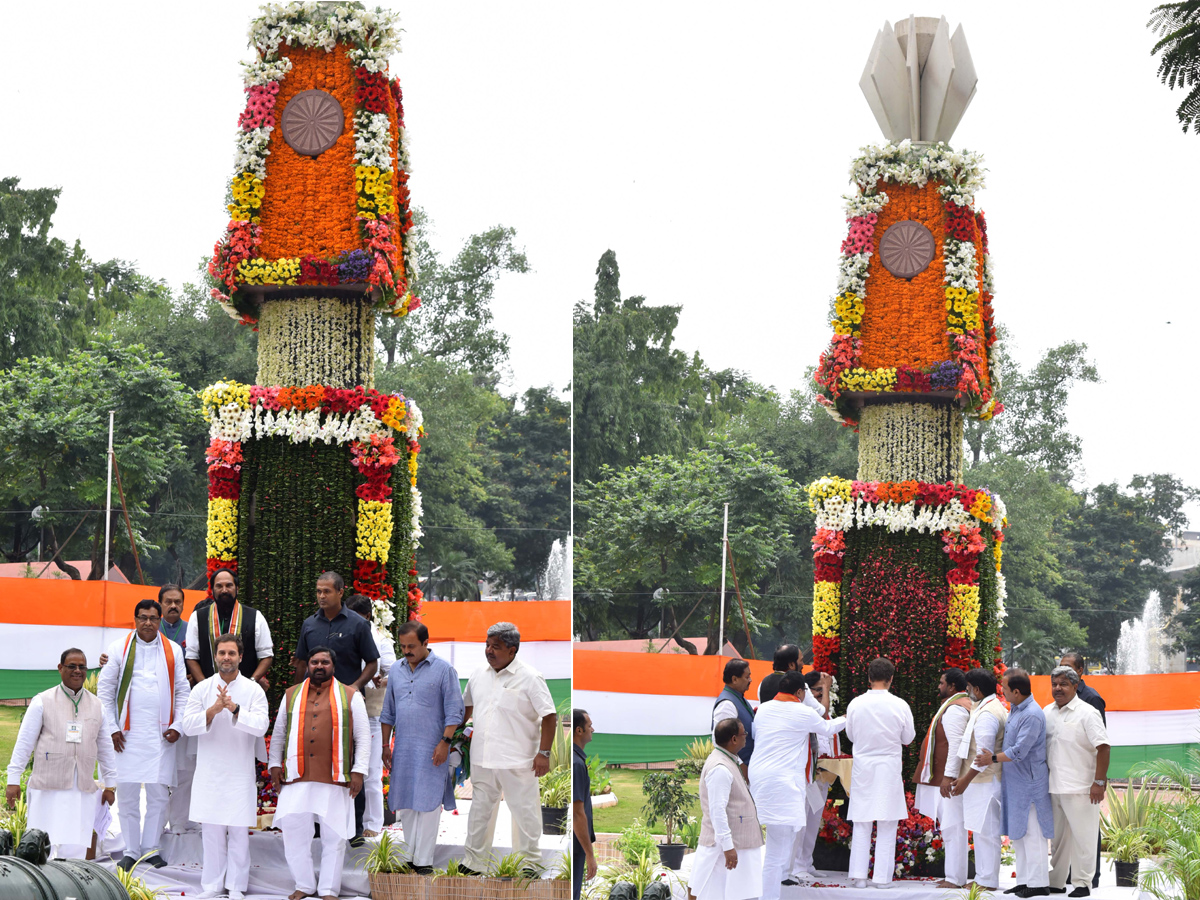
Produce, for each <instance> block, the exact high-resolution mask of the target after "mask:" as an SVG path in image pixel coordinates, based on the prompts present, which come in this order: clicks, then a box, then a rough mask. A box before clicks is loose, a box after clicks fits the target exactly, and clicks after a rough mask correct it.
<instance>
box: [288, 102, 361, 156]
mask: <svg viewBox="0 0 1200 900" xmlns="http://www.w3.org/2000/svg"><path fill="white" fill-rule="evenodd" d="M279 124H280V126H281V127H282V128H283V139H284V140H285V141H287V142H288V146H289V147H291V148H292V149H293V150H295V151H296V152H297V153H299V154H300V155H301V156H318V155H320V154H321V153H323V152H324V151H326V150H328V149H329V148H330V147H332V146H333V145H334V143H335V142H336V141H337V139H338V138H339V137H341V135H342V131H343V129H344V128H345V127H346V116H345V114H344V113H343V112H342V104H340V103H338V102H337V100H336V99H335V98H334V97H333V95H332V94H327V93H325V91H301V92H300V93H298V94H297V95H296V96H295V97H293V98H292V99H291V100H289V101H288V105H287V106H285V107H284V109H283V116H282V117H281V118H280V122H279Z"/></svg>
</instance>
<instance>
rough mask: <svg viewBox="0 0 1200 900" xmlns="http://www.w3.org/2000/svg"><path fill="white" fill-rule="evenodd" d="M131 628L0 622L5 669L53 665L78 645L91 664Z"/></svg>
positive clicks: (94, 663) (41, 667)
mask: <svg viewBox="0 0 1200 900" xmlns="http://www.w3.org/2000/svg"><path fill="white" fill-rule="evenodd" d="M128 633H129V632H128V631H127V630H126V629H124V628H101V627H99V626H96V625H0V643H3V645H4V666H3V668H5V669H37V670H43V671H44V670H46V669H54V668H57V666H58V660H59V658H60V657H61V656H62V652H63V651H64V650H67V649H69V648H71V647H78V648H79V649H80V650H82V651H83V652H84V653H85V654H86V655H87V661H88V665H89V666H92V667H93V668H95V667H97V666H99V665H100V654H101V653H105V652H107V651H108V648H109V647H110V646H111V645H112V644H114V643H115V642H117V641H119V640H121V639H123V638H124V637H125V635H127V634H128Z"/></svg>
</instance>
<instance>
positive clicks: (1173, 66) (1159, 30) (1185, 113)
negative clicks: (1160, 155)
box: [1147, 0, 1200, 134]
mask: <svg viewBox="0 0 1200 900" xmlns="http://www.w3.org/2000/svg"><path fill="white" fill-rule="evenodd" d="M1147 27H1148V28H1149V29H1150V30H1151V31H1153V32H1154V33H1155V34H1157V35H1158V36H1159V39H1158V41H1157V43H1155V45H1154V49H1152V50H1151V51H1150V53H1151V55H1153V54H1155V53H1161V54H1162V58H1161V59H1160V60H1159V63H1158V77H1159V78H1161V79H1162V83H1163V84H1165V85H1167V87H1169V88H1170V89H1171V90H1175V88H1177V87H1178V88H1184V89H1187V95H1186V96H1185V97H1184V98H1183V102H1182V103H1180V104H1179V108H1178V109H1176V110H1175V116H1176V118H1178V119H1179V123H1180V124H1181V125H1182V126H1183V132H1184V134H1187V131H1188V129H1189V128H1190V129H1191V130H1192V132H1193V133H1196V134H1200V0H1184V2H1182V3H1164V4H1162V5H1161V6H1156V7H1154V11H1153V12H1152V13H1151V15H1150V21H1149V23H1147Z"/></svg>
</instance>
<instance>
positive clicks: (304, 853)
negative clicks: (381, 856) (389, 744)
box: [270, 647, 371, 900]
mask: <svg viewBox="0 0 1200 900" xmlns="http://www.w3.org/2000/svg"><path fill="white" fill-rule="evenodd" d="M334 663H335V659H334V651H332V650H330V649H329V648H328V647H314V648H312V649H311V650H310V651H309V657H308V678H306V679H305V680H304V681H302V682H300V684H296V685H293V686H292V687H290V688H288V689H287V691H286V692H285V693H284V695H283V702H282V703H280V704H279V714H278V715H277V716H276V717H275V730H274V732H273V733H272V734H271V759H270V768H271V783H272V784H273V785H274V786H275V790H276V791H278V792H279V804H278V806H276V808H275V820H274V821H275V824H276V825H277V826H278V827H279V829H280V830H281V831H282V832H283V852H284V856H285V857H286V858H287V863H288V868H289V869H290V870H291V873H292V878H293V879H294V880H295V882H296V890H294V891H293V892H292V893H291V894H290V895H289V900H301V898H303V897H310V896H313V894H314V893H317V892H319V893H320V895H321V896H322V897H336V896H337V895H338V891H340V890H341V887H342V863H343V862H344V861H345V858H346V846H347V842H348V841H349V840H350V839H351V838H353V837H354V797H355V796H356V795H357V794H358V793H359V791H361V790H362V787H363V777H364V776H365V775H366V773H367V767H368V765H369V763H370V757H371V728H370V725H369V724H368V723H367V707H366V704H364V703H363V699H362V695H361V694H359V693H358V691H356V690H354V688H353V687H352V686H350V685H345V684H342V683H341V682H339V681H338V680H337V679H336V678H334V677H333V672H334ZM315 823H320V825H321V880H320V883H319V884H318V882H317V876H316V874H315V873H314V872H313V861H312V839H313V825H314V824H315Z"/></svg>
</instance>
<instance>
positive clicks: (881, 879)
mask: <svg viewBox="0 0 1200 900" xmlns="http://www.w3.org/2000/svg"><path fill="white" fill-rule="evenodd" d="M875 825H877V826H878V828H877V829H876V832H877V833H876V835H875V871H874V873H873V874H872V876H871V880H872V881H873V882H875V883H876V884H891V882H892V876H893V875H895V874H896V829H897V827H898V826H899V825H900V822H899V821H898V820H895V819H893V820H892V821H890V822H888V821H885V822H876V823H875ZM870 862H871V822H869V821H862V822H859V821H855V822H854V832H853V833H852V834H851V836H850V871H849V873H848V874H849V876H850V878H852V879H866V877H867V865H868V864H869V863H870Z"/></svg>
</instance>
